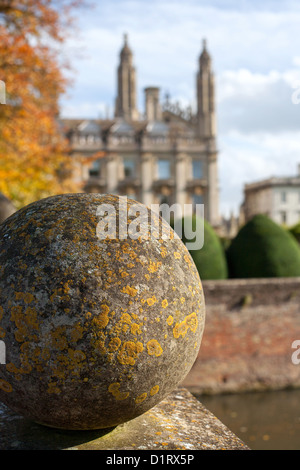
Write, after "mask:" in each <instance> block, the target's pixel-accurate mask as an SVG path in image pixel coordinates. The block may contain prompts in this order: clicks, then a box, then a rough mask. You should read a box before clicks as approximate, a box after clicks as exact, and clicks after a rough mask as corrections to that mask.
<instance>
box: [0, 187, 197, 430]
mask: <svg viewBox="0 0 300 470" xmlns="http://www.w3.org/2000/svg"><path fill="white" fill-rule="evenodd" d="M119 202H120V198H119V197H118V196H109V195H95V194H89V195H88V194H72V195H63V196H56V197H52V198H47V199H44V200H42V201H38V202H36V203H34V204H31V205H29V206H27V207H26V208H24V209H22V210H20V211H19V212H18V213H16V214H14V215H13V216H12V217H10V218H9V219H8V220H7V221H6V222H5V223H4V224H3V225H2V226H1V228H0V240H1V246H0V279H1V280H0V335H1V338H2V340H3V341H5V345H6V355H7V359H6V365H0V401H2V402H4V403H5V404H7V405H8V406H9V407H11V408H12V409H14V410H15V411H17V412H18V413H20V414H22V415H24V416H26V417H28V418H30V419H31V420H33V421H36V422H38V423H42V424H45V425H48V426H54V427H58V428H64V429H73V430H74V429H97V428H105V427H110V426H116V425H118V424H120V423H123V422H125V421H127V420H130V419H133V418H135V417H136V416H138V415H140V414H142V413H144V412H145V411H147V410H148V409H150V408H151V407H153V406H154V405H156V404H157V403H158V402H159V401H161V400H162V399H163V398H164V397H165V396H166V395H167V394H168V393H170V391H171V390H173V389H174V387H176V386H177V385H178V383H180V382H181V381H182V379H183V378H184V377H185V376H186V374H187V373H188V371H189V370H190V368H191V366H192V364H193V362H194V360H195V359H196V357H197V353H198V350H199V347H200V342H201V338H202V333H203V328H204V298H203V293H202V287H201V281H200V279H199V275H198V272H197V270H196V268H195V266H194V264H193V262H192V259H191V257H190V255H189V253H188V251H187V249H186V248H185V246H184V245H183V243H182V242H181V240H180V239H179V238H178V237H177V236H176V235H174V232H173V231H172V230H171V234H172V237H173V238H171V239H164V235H169V234H170V227H169V226H168V225H167V224H166V223H165V222H163V221H162V219H160V218H158V216H156V218H155V217H154V214H152V223H153V226H154V228H155V227H156V232H157V230H158V229H159V226H158V225H159V223H160V224H161V230H162V234H161V236H160V237H159V236H158V234H157V233H156V232H155V231H154V232H153V233H152V235H151V238H150V239H148V240H146V239H143V238H141V237H139V238H137V239H130V238H128V237H127V238H124V239H120V234H119V238H117V239H113V238H111V239H106V240H103V239H101V238H99V222H100V219H101V217H99V216H97V213H98V214H99V212H97V210H98V208H99V205H100V204H103V203H106V204H110V205H112V206H113V207H114V208H115V209H116V214H117V216H118V219H117V223H118V222H119V220H120V221H121V223H123V222H124V221H123V219H122V217H121V213H120V212H119V211H120V207H119ZM133 204H137V203H135V201H129V200H128V206H129V207H132V206H133ZM139 207H140V210H141V211H142V210H144V209H145V206H142V205H141V204H140V205H139ZM148 214H149V215H150V211H149V210H148ZM107 220H108V219H107ZM109 220H110V221H111V220H112V219H109ZM133 220H134V218H133V217H132V216H130V215H128V217H127V216H126V218H125V223H124V224H123V226H122V228H123V229H124V228H125V229H127V228H128V227H129V226H131V224H132V222H133ZM145 224H146V226H147V225H148V226H149V224H148V220H147V222H144V226H145ZM131 228H132V227H131Z"/></svg>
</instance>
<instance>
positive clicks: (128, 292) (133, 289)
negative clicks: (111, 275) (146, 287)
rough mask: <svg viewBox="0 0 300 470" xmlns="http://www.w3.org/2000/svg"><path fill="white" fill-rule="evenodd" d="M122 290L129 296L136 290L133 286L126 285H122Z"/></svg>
mask: <svg viewBox="0 0 300 470" xmlns="http://www.w3.org/2000/svg"><path fill="white" fill-rule="evenodd" d="M122 292H123V293H124V294H128V295H130V296H131V297H135V296H136V294H137V292H138V291H137V289H136V288H135V287H130V286H129V285H127V286H126V287H123V289H122Z"/></svg>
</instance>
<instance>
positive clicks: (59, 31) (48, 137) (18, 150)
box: [0, 0, 83, 207]
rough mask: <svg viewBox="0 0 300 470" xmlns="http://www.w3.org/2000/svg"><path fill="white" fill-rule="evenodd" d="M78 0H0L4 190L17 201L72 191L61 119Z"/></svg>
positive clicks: (0, 181) (0, 174)
mask: <svg viewBox="0 0 300 470" xmlns="http://www.w3.org/2000/svg"><path fill="white" fill-rule="evenodd" d="M82 5H83V2H82V1H73V0H59V1H55V0H0V80H2V81H3V82H4V83H5V87H6V104H0V192H2V193H3V194H5V195H6V196H7V197H9V198H10V199H12V200H13V202H14V204H15V205H16V206H17V207H21V206H23V205H26V204H28V203H30V202H32V201H35V200H37V199H41V198H43V197H46V196H48V195H51V194H58V193H63V192H72V191H75V190H76V189H77V188H76V187H74V185H73V183H72V178H71V172H72V167H71V161H70V157H68V144H67V142H66V140H65V138H64V137H63V135H62V132H61V130H60V128H59V124H58V119H57V118H58V114H59V99H60V97H61V95H62V94H63V93H64V92H65V91H66V87H67V85H68V82H67V80H66V78H65V76H66V73H65V72H66V70H67V67H68V64H67V63H66V61H65V60H64V58H63V56H62V54H61V50H62V46H63V45H64V43H65V41H66V38H67V37H68V34H69V32H70V26H71V24H72V13H73V12H74V9H75V8H77V7H79V6H82Z"/></svg>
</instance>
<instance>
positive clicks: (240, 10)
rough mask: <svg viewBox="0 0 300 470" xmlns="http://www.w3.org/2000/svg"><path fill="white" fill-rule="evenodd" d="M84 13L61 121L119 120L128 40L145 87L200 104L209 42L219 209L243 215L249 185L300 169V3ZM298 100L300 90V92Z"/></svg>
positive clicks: (209, 2) (133, 5)
mask: <svg viewBox="0 0 300 470" xmlns="http://www.w3.org/2000/svg"><path fill="white" fill-rule="evenodd" d="M94 4H95V6H94V8H92V9H91V8H85V9H84V10H83V11H81V12H80V15H78V20H77V24H78V30H79V33H78V34H76V36H75V37H73V38H71V39H70V40H69V42H68V43H67V47H66V51H65V53H66V54H67V55H68V57H69V59H70V61H71V64H72V66H73V85H72V87H70V89H69V91H68V95H67V96H66V97H64V99H63V100H62V102H61V114H62V116H63V117H82V118H97V117H104V116H105V115H106V114H107V113H109V115H112V113H113V106H114V100H115V96H116V67H117V65H118V59H119V51H120V49H121V47H122V43H123V34H124V33H125V32H127V33H128V35H129V44H130V46H131V48H132V50H133V53H134V63H135V66H136V70H137V87H138V102H139V109H140V111H141V112H142V111H143V108H144V103H143V89H144V88H145V87H146V86H159V87H160V88H161V96H162V97H163V96H164V94H165V93H166V92H168V93H169V94H170V96H171V99H172V100H173V101H179V102H180V103H181V104H182V105H184V106H185V105H192V106H193V107H195V100H196V89H195V81H196V72H197V67H198V57H199V54H200V52H201V47H202V39H203V38H206V39H207V45H208V50H209V51H210V53H211V56H212V60H213V69H214V72H215V76H216V106H217V117H218V147H219V180H220V208H221V212H222V213H223V214H224V215H228V214H229V213H230V211H234V212H235V213H237V211H238V209H239V206H240V204H241V202H242V200H243V185H244V184H245V183H246V182H252V181H256V180H259V179H261V178H267V177H269V176H273V175H275V176H276V175H292V174H295V173H296V171H297V165H298V163H300V104H293V102H292V95H293V93H295V92H297V90H298V89H300V34H299V29H300V2H299V1H292V0H281V1H279V0H277V1H276V0H261V1H258V0H228V1H222V0H199V1H196V0H185V1H184V2H182V1H176V0H175V1H170V0H152V1H151V2H149V1H144V0H140V1H137V0H113V1H112V0H102V1H94ZM299 97H300V92H299Z"/></svg>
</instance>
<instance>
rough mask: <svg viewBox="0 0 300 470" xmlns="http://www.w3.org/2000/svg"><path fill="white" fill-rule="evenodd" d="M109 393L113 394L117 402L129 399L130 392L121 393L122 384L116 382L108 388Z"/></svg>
mask: <svg viewBox="0 0 300 470" xmlns="http://www.w3.org/2000/svg"><path fill="white" fill-rule="evenodd" d="M108 391H109V393H111V394H112V395H113V396H114V397H115V399H116V400H118V401H120V400H126V398H128V397H129V392H120V383H119V382H114V383H112V384H110V385H109V387H108Z"/></svg>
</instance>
